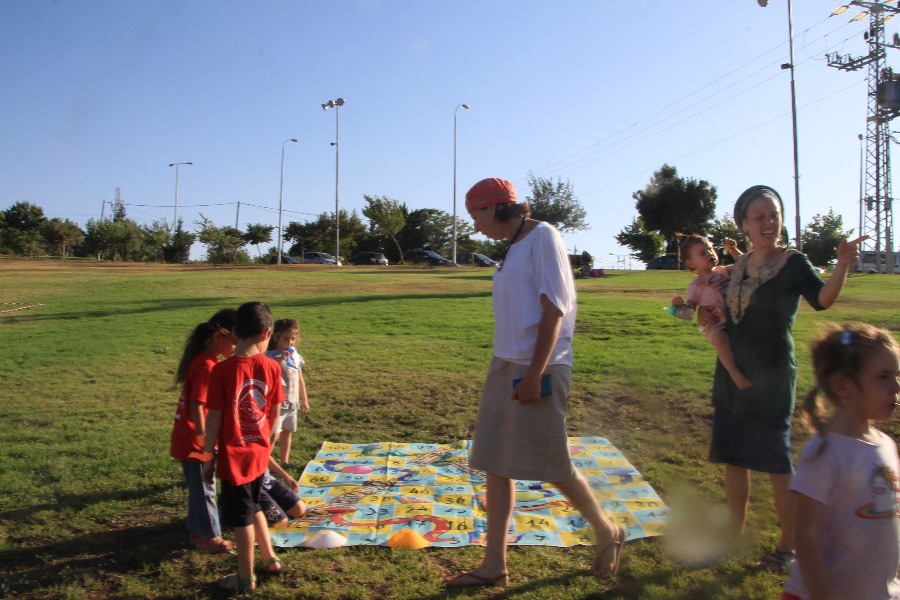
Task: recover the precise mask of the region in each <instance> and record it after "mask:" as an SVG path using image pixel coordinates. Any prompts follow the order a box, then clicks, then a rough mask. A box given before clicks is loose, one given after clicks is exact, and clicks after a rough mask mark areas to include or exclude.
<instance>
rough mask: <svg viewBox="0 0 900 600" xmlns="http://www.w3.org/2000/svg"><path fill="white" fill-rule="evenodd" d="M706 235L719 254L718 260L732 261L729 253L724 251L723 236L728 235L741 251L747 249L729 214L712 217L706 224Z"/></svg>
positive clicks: (722, 261) (738, 229)
mask: <svg viewBox="0 0 900 600" xmlns="http://www.w3.org/2000/svg"><path fill="white" fill-rule="evenodd" d="M706 236H707V237H708V238H709V241H711V242H712V245H713V248H715V249H716V252H718V254H719V262H720V263H721V264H725V263H728V262H733V259H732V258H731V255H730V254H728V253H727V252H725V250H724V246H725V238H727V237H729V238H731V239H733V240H735V241H737V243H738V248H740V249H741V250H742V251H743V252H746V251H747V244H746V242H745V241H744V236H743V234H742V233H741V228H740V227H738V226H737V224H735V222H734V219H732V218H731V217H730V216H729V215H722V218H721V219H713V220H712V221H710V222H709V223H708V224H707V226H706Z"/></svg>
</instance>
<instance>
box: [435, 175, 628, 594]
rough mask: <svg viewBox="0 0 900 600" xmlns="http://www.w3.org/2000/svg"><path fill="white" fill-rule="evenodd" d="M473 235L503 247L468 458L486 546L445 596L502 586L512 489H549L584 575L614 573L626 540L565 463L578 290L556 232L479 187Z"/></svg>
mask: <svg viewBox="0 0 900 600" xmlns="http://www.w3.org/2000/svg"><path fill="white" fill-rule="evenodd" d="M466 210H467V211H468V212H469V214H470V215H471V217H472V219H473V220H474V221H475V231H477V232H480V233H482V234H484V235H486V236H488V237H489V238H492V239H495V240H502V239H506V240H509V242H508V244H507V246H506V252H505V254H504V256H503V259H502V261H501V265H500V267H499V268H498V270H497V273H496V274H495V275H494V284H493V297H492V302H493V311H494V321H495V325H494V358H493V360H492V361H491V366H490V369H489V371H488V375H487V378H486V380H485V383H484V389H483V391H482V396H481V405H480V407H479V409H478V419H477V421H476V424H475V434H474V441H473V445H472V450H471V453H470V456H469V464H470V466H471V467H472V468H474V469H478V470H481V471H484V472H485V473H486V487H487V502H486V505H487V506H486V510H487V535H486V538H487V543H486V551H485V556H484V560H483V561H482V563H481V565H480V566H479V567H478V568H476V569H474V570H472V571H470V572H468V573H463V574H461V575H457V576H455V577H452V578H450V579H448V580H446V581H445V582H444V584H445V586H447V587H464V586H478V585H506V584H508V583H509V573H508V572H507V561H506V545H507V535H508V531H509V522H510V518H511V516H512V511H513V505H514V504H515V502H514V493H515V480H516V479H522V480H533V481H544V482H549V483H553V484H554V485H555V486H556V487H557V488H558V489H559V490H560V491H562V492H563V493H564V494H565V495H566V497H567V498H568V499H569V501H570V502H571V503H572V505H573V506H574V507H575V508H576V509H577V510H578V511H579V512H580V513H581V515H582V517H584V519H585V521H587V523H588V524H589V525H590V528H591V530H592V531H593V535H594V539H595V540H596V544H597V550H596V553H595V555H594V559H593V562H592V563H591V570H592V571H593V572H594V573H595V574H596V575H597V576H606V575H611V574H614V573H615V572H616V571H617V570H618V568H619V556H620V552H621V549H622V543H623V542H624V541H625V532H624V531H623V530H622V529H620V528H619V527H617V526H616V525H615V524H614V523H613V522H612V521H611V520H610V519H609V518H608V517H607V516H606V514H604V512H603V510H602V509H601V508H600V505H599V504H598V502H597V500H596V498H595V497H594V494H593V492H592V491H591V488H590V486H589V485H588V483H587V481H586V480H585V479H584V477H582V476H581V474H579V473H578V471H577V470H576V469H575V467H574V466H573V465H572V461H571V459H570V458H569V452H568V437H567V433H566V416H567V408H566V399H567V397H568V391H569V384H570V383H571V380H572V334H573V332H574V328H575V312H576V304H575V286H574V282H573V279H572V267H571V266H570V264H569V259H568V255H567V254H566V250H565V246H564V245H563V243H562V237H561V236H560V235H559V232H558V231H557V230H556V229H555V228H553V227H552V226H551V225H549V224H547V223H542V222H540V221H535V220H533V219H530V218H528V217H529V216H530V215H531V210H530V209H529V207H528V204H526V203H521V204H520V203H517V202H516V190H515V187H513V184H512V183H510V182H509V181H506V180H504V179H496V178H491V179H485V180H482V181H480V182H478V183H477V184H475V185H474V186H473V187H472V189H470V190H469V192H468V193H467V194H466Z"/></svg>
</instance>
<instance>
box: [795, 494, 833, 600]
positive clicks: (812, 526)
mask: <svg viewBox="0 0 900 600" xmlns="http://www.w3.org/2000/svg"><path fill="white" fill-rule="evenodd" d="M794 500H795V502H794V515H795V517H796V527H797V530H796V531H797V533H796V537H795V540H796V544H797V557H798V559H799V565H800V574H801V575H802V576H803V583H804V584H805V585H806V591H807V592H809V597H810V598H822V599H823V600H829V599H830V598H831V597H832V596H831V593H830V591H829V590H828V579H827V577H826V572H827V571H826V567H825V559H824V557H823V556H822V549H821V547H820V546H819V539H820V536H821V531H822V524H823V521H824V520H825V509H826V507H825V505H824V504H822V503H821V502H819V501H817V500H813V499H812V498H810V497H809V496H806V495H804V494H799V493H796V492H794Z"/></svg>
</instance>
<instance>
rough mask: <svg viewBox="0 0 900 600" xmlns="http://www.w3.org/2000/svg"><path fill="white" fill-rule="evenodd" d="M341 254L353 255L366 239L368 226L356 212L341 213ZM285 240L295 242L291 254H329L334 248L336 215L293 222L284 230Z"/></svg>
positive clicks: (324, 215)
mask: <svg viewBox="0 0 900 600" xmlns="http://www.w3.org/2000/svg"><path fill="white" fill-rule="evenodd" d="M339 214H340V225H341V252H342V253H345V254H346V255H347V256H349V255H351V254H352V253H353V252H354V251H355V249H356V246H357V244H358V240H359V239H361V238H363V237H365V235H366V225H365V223H363V222H362V219H360V218H359V215H358V214H357V212H356V211H355V210H354V211H353V212H352V213H348V212H347V211H346V210H341V211H340V213H339ZM284 239H285V240H286V241H288V242H293V245H292V246H291V248H290V249H289V251H288V252H289V253H290V254H296V255H301V254H302V253H303V252H304V251H310V250H312V251H314V252H328V251H330V250H332V249H333V248H334V242H335V235H334V213H322V214H320V215H319V216H318V217H316V219H315V220H314V221H307V222H306V223H297V222H296V221H292V222H291V223H289V224H288V226H287V227H285V229H284Z"/></svg>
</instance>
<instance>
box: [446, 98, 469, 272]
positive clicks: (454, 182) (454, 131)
mask: <svg viewBox="0 0 900 600" xmlns="http://www.w3.org/2000/svg"><path fill="white" fill-rule="evenodd" d="M460 106H461V107H463V108H464V109H466V110H469V108H471V107H470V106H469V105H468V104H457V105H456V108H454V109H453V250H452V254H451V255H450V260H451V261H453V264H456V115H457V113H458V112H459V107H460Z"/></svg>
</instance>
